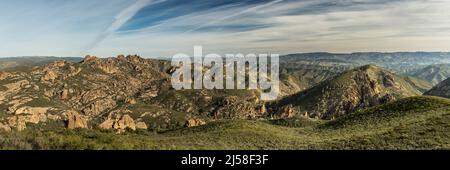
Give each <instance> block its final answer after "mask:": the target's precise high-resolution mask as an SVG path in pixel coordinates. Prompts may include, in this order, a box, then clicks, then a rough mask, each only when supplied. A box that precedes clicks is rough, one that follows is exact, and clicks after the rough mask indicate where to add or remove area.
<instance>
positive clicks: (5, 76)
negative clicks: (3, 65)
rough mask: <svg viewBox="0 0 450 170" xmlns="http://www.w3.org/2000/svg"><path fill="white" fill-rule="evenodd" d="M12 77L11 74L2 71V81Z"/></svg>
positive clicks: (0, 75)
mask: <svg viewBox="0 0 450 170" xmlns="http://www.w3.org/2000/svg"><path fill="white" fill-rule="evenodd" d="M9 76H10V74H9V73H6V72H2V71H0V80H4V79H6V78H8V77H9Z"/></svg>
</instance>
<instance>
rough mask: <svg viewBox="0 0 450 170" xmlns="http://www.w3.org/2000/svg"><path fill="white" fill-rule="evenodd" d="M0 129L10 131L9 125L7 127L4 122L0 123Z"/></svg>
mask: <svg viewBox="0 0 450 170" xmlns="http://www.w3.org/2000/svg"><path fill="white" fill-rule="evenodd" d="M0 130H3V131H5V132H10V131H11V127H9V126H8V125H6V124H3V123H0Z"/></svg>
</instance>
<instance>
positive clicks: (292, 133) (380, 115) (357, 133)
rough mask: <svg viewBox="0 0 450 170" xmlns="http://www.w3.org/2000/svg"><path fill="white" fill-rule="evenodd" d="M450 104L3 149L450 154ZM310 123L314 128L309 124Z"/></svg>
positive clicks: (67, 137) (80, 137)
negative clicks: (426, 151)
mask: <svg viewBox="0 0 450 170" xmlns="http://www.w3.org/2000/svg"><path fill="white" fill-rule="evenodd" d="M449 106H450V100H449V99H444V98H438V97H412V98H406V99H400V100H399V101H397V102H393V103H389V104H385V105H380V106H377V107H374V108H369V109H366V110H362V111H360V112H357V113H355V114H350V115H347V116H344V117H341V118H338V119H336V120H334V121H325V122H321V121H319V122H317V120H314V119H304V118H301V117H298V118H293V121H295V120H300V121H301V122H304V123H305V124H304V125H303V126H288V125H277V124H278V123H277V124H274V123H273V122H269V121H251V120H234V121H230V120H224V121H216V122H212V123H210V124H207V125H205V126H200V127H195V128H182V129H179V130H174V131H168V132H163V133H153V132H144V131H138V132H127V133H123V134H116V133H114V132H108V131H93V130H77V131H67V130H64V129H58V130H54V131H48V130H42V131H32V130H25V131H23V132H19V133H15V134H14V133H3V134H2V135H1V136H2V137H1V138H0V143H1V144H2V145H0V147H2V149H8V148H9V149H13V148H15V149H17V148H22V149H255V150H256V149H448V148H450V140H448V139H450V133H449V132H450V127H449V126H448V124H449V123H450V114H449V113H450V110H449ZM308 122H309V123H308Z"/></svg>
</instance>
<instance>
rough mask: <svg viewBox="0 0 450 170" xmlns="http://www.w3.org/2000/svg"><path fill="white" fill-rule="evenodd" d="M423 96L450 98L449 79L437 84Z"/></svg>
mask: <svg viewBox="0 0 450 170" xmlns="http://www.w3.org/2000/svg"><path fill="white" fill-rule="evenodd" d="M425 95H430V96H440V97H446V98H450V78H449V79H447V80H444V81H443V82H441V83H439V84H438V85H436V86H435V87H433V88H432V89H431V90H429V91H427V92H425Z"/></svg>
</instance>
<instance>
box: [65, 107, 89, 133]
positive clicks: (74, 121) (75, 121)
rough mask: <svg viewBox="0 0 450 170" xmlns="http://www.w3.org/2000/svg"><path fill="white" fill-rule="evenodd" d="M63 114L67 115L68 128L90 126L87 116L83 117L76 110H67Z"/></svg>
mask: <svg viewBox="0 0 450 170" xmlns="http://www.w3.org/2000/svg"><path fill="white" fill-rule="evenodd" d="M63 115H65V116H66V124H67V128H68V129H86V128H88V123H87V121H86V119H85V118H83V117H82V116H81V115H80V114H79V113H78V112H76V111H73V110H71V111H66V112H65V113H64V114H63Z"/></svg>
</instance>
